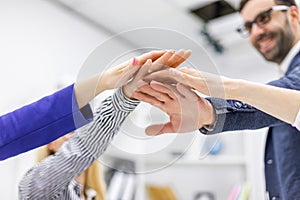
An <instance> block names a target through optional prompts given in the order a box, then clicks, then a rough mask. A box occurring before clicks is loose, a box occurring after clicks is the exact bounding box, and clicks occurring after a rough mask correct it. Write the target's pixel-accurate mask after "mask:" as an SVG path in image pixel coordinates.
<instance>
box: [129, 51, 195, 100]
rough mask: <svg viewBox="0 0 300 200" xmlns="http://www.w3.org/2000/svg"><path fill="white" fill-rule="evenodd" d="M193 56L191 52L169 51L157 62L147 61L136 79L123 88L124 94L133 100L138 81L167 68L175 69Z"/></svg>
mask: <svg viewBox="0 0 300 200" xmlns="http://www.w3.org/2000/svg"><path fill="white" fill-rule="evenodd" d="M190 55H191V51H184V50H180V51H178V52H175V51H167V52H166V53H164V54H163V55H162V56H161V57H160V58H158V59H157V60H155V61H153V62H152V61H151V60H150V61H147V63H146V64H145V65H143V66H142V67H140V68H139V71H138V72H137V74H136V75H135V76H134V78H133V79H132V80H131V81H130V82H129V83H128V84H126V85H125V86H124V87H123V92H124V94H125V95H126V96H127V97H129V98H131V97H132V93H133V91H134V90H136V88H137V87H138V84H137V83H138V81H139V80H142V79H143V78H144V77H145V76H146V75H148V74H149V73H153V72H156V71H159V70H162V69H165V68H175V67H177V66H178V65H180V64H181V63H182V62H184V61H185V60H186V59H187V58H188V57H189V56H190Z"/></svg>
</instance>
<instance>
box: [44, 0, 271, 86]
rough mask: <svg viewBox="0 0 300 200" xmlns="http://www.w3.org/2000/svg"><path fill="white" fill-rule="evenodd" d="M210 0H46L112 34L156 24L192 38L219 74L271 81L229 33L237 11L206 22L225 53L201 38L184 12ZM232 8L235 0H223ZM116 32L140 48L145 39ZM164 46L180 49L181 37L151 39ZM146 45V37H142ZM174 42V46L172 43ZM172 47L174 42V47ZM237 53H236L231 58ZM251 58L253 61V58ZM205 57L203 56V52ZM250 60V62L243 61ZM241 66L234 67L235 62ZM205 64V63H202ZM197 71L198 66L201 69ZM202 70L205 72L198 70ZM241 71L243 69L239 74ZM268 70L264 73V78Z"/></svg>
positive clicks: (199, 24) (198, 24)
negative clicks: (219, 51) (206, 53)
mask: <svg viewBox="0 0 300 200" xmlns="http://www.w3.org/2000/svg"><path fill="white" fill-rule="evenodd" d="M214 1H215V0H151V1H150V0H126V1H122V0H109V1H104V0H88V1H86V0H48V2H50V3H54V4H56V5H57V6H59V7H60V8H61V9H64V10H65V11H66V12H70V13H72V14H73V15H75V16H76V17H79V18H81V19H83V20H85V21H86V22H87V23H89V24H91V25H92V26H94V27H95V28H98V29H100V30H101V31H102V32H103V31H104V32H106V33H107V34H108V35H115V34H118V33H120V32H122V31H128V30H132V29H137V28H145V27H156V28H158V29H163V30H165V29H168V30H172V31H176V32H178V33H180V34H182V35H184V36H186V37H187V38H189V39H191V40H193V41H195V42H197V43H198V44H200V46H202V47H203V49H205V51H207V52H208V53H209V54H210V56H213V60H214V62H215V63H216V65H217V66H218V70H219V71H220V72H221V74H222V75H226V76H230V77H239V78H243V79H248V80H253V81H258V82H265V81H266V79H272V78H273V76H274V72H270V67H264V66H267V65H269V64H268V63H266V62H264V61H263V59H262V58H261V57H260V56H259V55H258V54H257V52H255V51H254V50H253V48H251V47H250V45H249V42H248V40H245V39H243V38H241V37H240V36H239V35H238V34H237V33H236V31H235V29H236V27H237V26H238V25H239V24H241V23H242V19H241V17H240V15H239V14H238V13H234V14H230V15H226V16H223V17H220V18H216V19H214V20H211V21H209V23H208V24H207V30H208V32H209V34H210V35H211V36H212V37H213V39H215V41H219V43H220V44H221V45H223V46H224V48H225V52H224V53H223V54H222V55H221V54H218V53H216V51H215V50H214V48H213V47H212V46H211V45H210V43H209V42H208V41H207V39H206V38H204V37H203V35H202V34H201V31H202V30H203V25H204V23H203V21H202V20H201V19H200V18H199V17H197V16H195V15H194V14H192V13H191V12H190V10H191V9H195V8H198V7H200V6H204V5H207V4H209V3H212V2H214ZM226 1H227V2H228V3H229V4H230V5H232V7H234V8H236V9H237V7H238V4H239V0H226ZM127 36H128V35H126V34H123V35H122V40H124V41H126V42H127V43H130V45H132V46H135V47H144V45H145V42H146V41H147V40H150V41H151V37H154V36H153V35H151V33H148V35H147V34H145V37H143V38H139V37H132V35H131V36H130V35H129V36H128V37H127ZM155 42H156V44H164V46H165V47H166V48H173V49H174V48H175V49H179V48H185V49H188V48H189V45H185V43H184V42H183V41H181V39H178V38H176V37H167V39H166V38H165V37H156V38H155V40H153V43H155ZM148 43H149V41H148ZM175 44H177V45H178V48H177V46H176V45H175ZM174 45H175V46H174ZM192 50H193V55H192V57H191V58H193V57H194V58H195V56H194V55H196V57H197V59H198V60H202V59H203V58H204V56H202V57H201V55H202V53H197V52H196V53H194V49H192ZM236 55H238V56H236ZM253 56H254V58H257V59H253ZM206 57H207V56H206ZM249 61H250V62H249ZM241 63H242V65H243V67H240V65H241ZM205 65H206V64H205ZM201 70H202V69H201ZM204 71H206V70H204ZM245 72H247V73H245ZM257 72H258V73H257ZM268 74H270V75H269V76H268Z"/></svg>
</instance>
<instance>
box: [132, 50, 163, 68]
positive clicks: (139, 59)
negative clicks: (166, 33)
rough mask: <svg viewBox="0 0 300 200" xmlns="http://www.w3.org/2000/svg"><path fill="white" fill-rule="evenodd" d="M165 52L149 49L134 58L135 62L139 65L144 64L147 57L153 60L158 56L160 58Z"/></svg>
mask: <svg viewBox="0 0 300 200" xmlns="http://www.w3.org/2000/svg"><path fill="white" fill-rule="evenodd" d="M165 53H166V51H150V52H148V53H145V54H142V55H140V56H138V57H137V58H136V59H137V62H136V64H137V65H139V66H141V65H143V64H145V62H146V61H147V60H148V59H151V60H152V61H155V60H157V59H158V58H160V57H161V56H162V55H164V54H165Z"/></svg>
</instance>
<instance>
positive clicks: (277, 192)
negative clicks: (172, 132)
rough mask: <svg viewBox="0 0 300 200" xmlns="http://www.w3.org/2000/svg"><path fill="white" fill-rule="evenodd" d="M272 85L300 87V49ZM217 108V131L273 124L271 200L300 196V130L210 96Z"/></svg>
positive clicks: (268, 166)
mask: <svg viewBox="0 0 300 200" xmlns="http://www.w3.org/2000/svg"><path fill="white" fill-rule="evenodd" d="M269 84H270V85H273V86H277V87H282V88H290V89H294V90H300V52H299V53H298V54H297V55H296V56H295V57H294V59H293V60H292V62H291V64H290V66H289V68H288V71H287V72H286V74H285V76H284V77H282V78H281V79H279V80H276V81H272V82H270V83H269ZM209 100H210V101H211V102H212V104H213V106H214V107H215V109H216V113H217V122H216V126H215V128H214V130H213V131H203V129H200V131H201V132H203V133H205V134H214V133H219V132H224V131H232V130H245V129H259V128H263V127H271V128H270V129H269V132H268V137H267V141H266V149H265V177H266V189H267V191H268V192H269V196H270V199H284V200H291V199H300V132H299V131H298V130H297V129H296V128H294V127H292V126H291V125H289V124H287V123H284V122H282V121H280V120H278V119H276V118H274V117H272V116H270V115H268V114H266V113H264V112H261V111H259V110H257V109H255V108H253V107H251V106H250V105H247V104H245V103H242V102H240V101H234V100H228V101H225V100H223V99H217V98H212V99H209Z"/></svg>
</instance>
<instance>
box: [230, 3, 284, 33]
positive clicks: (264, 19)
mask: <svg viewBox="0 0 300 200" xmlns="http://www.w3.org/2000/svg"><path fill="white" fill-rule="evenodd" d="M289 8H290V7H289V6H285V5H278V6H273V7H271V8H270V9H268V10H266V11H263V12H261V13H259V14H258V15H257V16H256V17H255V19H254V20H253V21H250V22H246V23H245V24H243V25H240V26H239V27H238V28H237V29H236V31H237V32H238V33H240V34H241V35H242V37H248V36H249V35H250V33H251V31H252V26H253V24H257V26H259V27H263V26H265V25H266V24H267V23H269V22H270V21H271V19H272V18H271V12H272V11H287V10H289Z"/></svg>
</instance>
